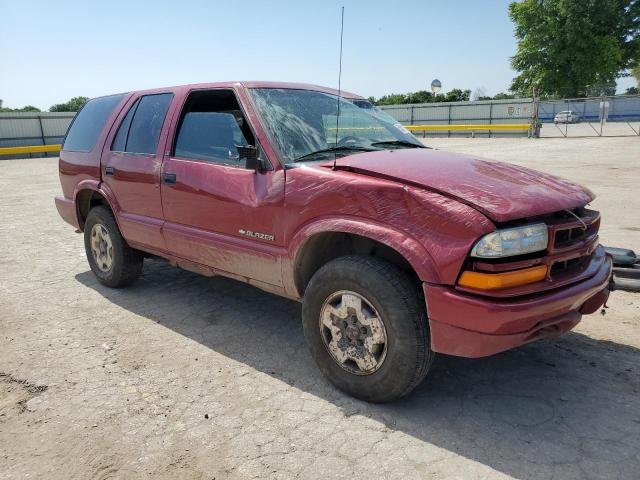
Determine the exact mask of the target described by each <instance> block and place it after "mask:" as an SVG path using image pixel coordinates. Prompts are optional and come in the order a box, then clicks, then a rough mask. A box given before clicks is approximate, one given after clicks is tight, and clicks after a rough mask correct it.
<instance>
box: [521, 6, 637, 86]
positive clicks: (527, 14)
mask: <svg viewBox="0 0 640 480" xmlns="http://www.w3.org/2000/svg"><path fill="white" fill-rule="evenodd" d="M509 17H510V18H511V20H512V21H513V22H514V24H515V36H516V38H517V40H518V50H517V53H516V54H515V56H513V57H512V58H511V65H512V66H513V68H514V69H515V70H517V71H518V72H520V73H519V74H518V75H517V76H516V77H515V78H514V79H513V82H512V83H511V90H512V91H513V92H516V93H518V94H520V95H522V96H530V95H531V90H532V87H534V86H535V87H537V88H538V90H539V92H540V94H541V95H545V96H554V97H574V96H585V95H587V94H588V92H589V88H590V87H593V86H602V85H607V84H610V83H611V82H613V81H615V79H616V78H618V77H620V76H622V75H624V73H623V72H624V71H625V70H626V69H628V68H630V67H631V66H632V64H633V63H634V60H635V59H637V58H638V55H639V54H640V0H523V1H521V2H513V3H511V4H510V5H509Z"/></svg>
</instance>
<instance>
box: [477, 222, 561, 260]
mask: <svg viewBox="0 0 640 480" xmlns="http://www.w3.org/2000/svg"><path fill="white" fill-rule="evenodd" d="M548 242H549V238H548V234H547V226H546V225H545V224H544V223H535V224H532V225H525V226H524V227H515V228H505V229H503V230H496V231H495V232H493V233H489V234H488V235H485V236H484V237H482V238H481V239H480V240H478V241H477V242H476V244H475V245H474V246H473V248H472V249H471V256H472V257H478V258H502V257H513V256H515V255H523V254H525V253H531V252H539V251H541V250H545V249H546V248H547V243H548Z"/></svg>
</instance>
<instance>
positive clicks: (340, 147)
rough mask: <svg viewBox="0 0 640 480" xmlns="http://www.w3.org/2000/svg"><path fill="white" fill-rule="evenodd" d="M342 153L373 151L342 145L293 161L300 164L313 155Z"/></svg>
mask: <svg viewBox="0 0 640 480" xmlns="http://www.w3.org/2000/svg"><path fill="white" fill-rule="evenodd" d="M343 151H347V152H349V151H353V152H371V151H373V149H371V148H365V147H350V146H348V145H342V146H337V147H329V148H323V149H321V150H316V151H315V152H311V153H307V154H305V155H302V156H300V157H298V158H295V159H294V160H293V161H294V162H300V161H302V160H304V159H306V158H309V157H313V156H314V155H318V154H322V153H332V152H343Z"/></svg>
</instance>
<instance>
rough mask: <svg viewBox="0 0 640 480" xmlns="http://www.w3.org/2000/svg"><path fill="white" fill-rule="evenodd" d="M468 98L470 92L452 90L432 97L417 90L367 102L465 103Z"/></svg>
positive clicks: (377, 103) (384, 96)
mask: <svg viewBox="0 0 640 480" xmlns="http://www.w3.org/2000/svg"><path fill="white" fill-rule="evenodd" d="M469 97H471V90H468V89H467V90H460V89H459V88H454V89H452V90H451V91H449V92H447V93H446V94H442V93H438V94H437V95H434V94H433V93H431V92H429V91H428V90H418V91H417V92H409V93H392V94H389V95H383V96H382V97H380V98H378V99H376V98H375V97H369V101H370V102H371V103H373V104H375V105H403V104H411V103H429V102H466V101H469Z"/></svg>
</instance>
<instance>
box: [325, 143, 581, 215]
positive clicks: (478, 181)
mask: <svg viewBox="0 0 640 480" xmlns="http://www.w3.org/2000/svg"><path fill="white" fill-rule="evenodd" d="M332 164H333V162H328V163H323V165H322V166H323V167H328V166H331V165H332ZM336 166H337V168H338V169H340V170H349V171H353V172H356V173H360V174H363V175H369V176H375V177H379V178H386V179H389V180H394V181H397V182H402V183H406V184H409V185H414V186H418V187H422V188H426V189H429V190H432V191H435V192H439V193H441V194H443V195H445V196H448V197H450V198H453V199H455V200H458V201H460V202H462V203H465V204H467V205H470V206H472V207H474V208H475V209H477V210H479V211H480V212H482V213H483V214H485V215H486V216H487V217H489V218H490V219H491V220H493V221H494V222H498V223H501V222H507V221H509V220H515V219H520V218H526V217H533V216H537V215H543V214H547V213H552V212H556V211H558V210H563V209H567V208H575V207H579V206H583V205H585V204H587V203H589V202H590V201H591V200H593V198H594V195H593V193H592V192H591V191H589V190H588V189H586V188H584V187H581V186H580V185H577V184H575V183H572V182H569V181H567V180H564V179H562V178H559V177H555V176H553V175H548V174H546V173H541V172H537V171H535V170H531V169H528V168H524V167H520V166H517V165H513V164H509V163H503V162H493V161H489V160H481V159H478V158H473V157H470V156H467V155H460V154H453V153H447V152H443V151H440V150H432V149H426V148H415V149H413V148H412V149H398V150H384V151H378V152H366V153H359V154H355V155H349V156H347V157H343V158H338V160H337V162H336Z"/></svg>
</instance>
